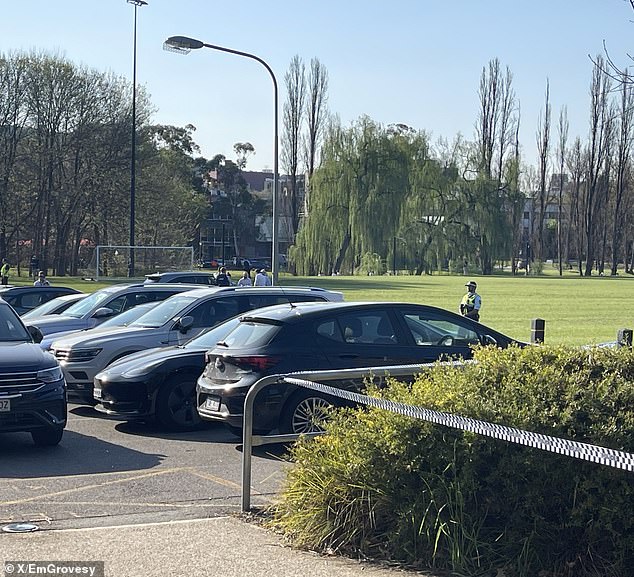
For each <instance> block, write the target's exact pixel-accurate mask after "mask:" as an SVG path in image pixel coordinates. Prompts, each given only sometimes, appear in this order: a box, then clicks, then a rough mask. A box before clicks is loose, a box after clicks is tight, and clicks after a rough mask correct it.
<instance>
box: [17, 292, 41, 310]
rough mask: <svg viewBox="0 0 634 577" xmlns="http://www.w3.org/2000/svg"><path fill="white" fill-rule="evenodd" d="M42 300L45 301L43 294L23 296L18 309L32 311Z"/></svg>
mask: <svg viewBox="0 0 634 577" xmlns="http://www.w3.org/2000/svg"><path fill="white" fill-rule="evenodd" d="M44 300H46V296H45V295H44V294H43V293H39V294H38V293H31V294H25V295H22V299H21V301H20V307H22V308H23V309H34V308H35V307H39V306H40V305H41V304H42V302H43V301H44Z"/></svg>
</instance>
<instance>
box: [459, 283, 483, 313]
mask: <svg viewBox="0 0 634 577" xmlns="http://www.w3.org/2000/svg"><path fill="white" fill-rule="evenodd" d="M464 286H466V287H467V294H466V295H464V296H463V297H462V301H461V302H460V314H461V315H462V316H464V317H468V318H470V319H473V320H474V321H479V320H480V307H481V306H482V299H481V298H480V295H479V294H478V293H477V292H476V288H477V286H478V285H477V284H476V282H475V281H474V280H470V281H469V282H468V283H467V284H466V285H464Z"/></svg>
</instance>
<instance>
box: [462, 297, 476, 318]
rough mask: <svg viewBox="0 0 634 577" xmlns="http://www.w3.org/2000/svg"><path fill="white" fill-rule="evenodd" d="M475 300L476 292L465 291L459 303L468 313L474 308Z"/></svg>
mask: <svg viewBox="0 0 634 577" xmlns="http://www.w3.org/2000/svg"><path fill="white" fill-rule="evenodd" d="M475 300H476V293H467V294H466V295H464V296H463V297H462V302H461V303H460V304H461V305H463V306H464V308H465V311H466V312H468V313H470V312H471V311H472V310H473V309H474V308H475ZM461 308H462V307H461Z"/></svg>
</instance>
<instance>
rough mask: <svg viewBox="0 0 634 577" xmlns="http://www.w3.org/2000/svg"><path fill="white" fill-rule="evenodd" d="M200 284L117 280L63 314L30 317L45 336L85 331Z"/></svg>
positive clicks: (30, 321) (28, 323) (32, 322)
mask: <svg viewBox="0 0 634 577" xmlns="http://www.w3.org/2000/svg"><path fill="white" fill-rule="evenodd" d="M195 288H198V287H196V286H195V285H187V284H153V285H146V284H140V283H139V284H117V285H113V286H110V287H106V288H103V289H100V290H98V291H95V292H94V293H92V294H90V295H88V296H87V297H86V298H84V299H82V300H80V301H79V302H77V303H75V304H74V305H72V306H70V307H69V308H67V309H66V310H65V311H64V312H63V313H62V314H60V315H44V316H41V317H37V318H34V319H29V320H28V322H26V323H25V324H26V325H27V326H35V327H37V328H38V329H40V331H41V332H42V334H43V335H44V336H46V335H50V334H52V333H60V332H62V331H83V330H84V329H92V328H93V327H96V326H97V325H100V324H101V323H102V322H103V321H105V320H106V319H109V318H111V317H114V316H115V315H118V314H119V313H122V312H123V311H127V310H128V309H130V308H132V307H135V306H136V305H139V304H141V303H146V302H152V301H163V300H165V299H166V298H167V297H171V296H172V295H175V294H176V293H180V292H184V291H189V290H192V289H195Z"/></svg>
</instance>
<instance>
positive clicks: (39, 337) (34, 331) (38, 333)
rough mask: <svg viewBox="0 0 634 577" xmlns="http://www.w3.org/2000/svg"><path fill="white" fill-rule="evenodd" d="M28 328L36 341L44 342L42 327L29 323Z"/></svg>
mask: <svg viewBox="0 0 634 577" xmlns="http://www.w3.org/2000/svg"><path fill="white" fill-rule="evenodd" d="M26 330H27V331H29V334H30V335H31V338H32V339H33V342H34V343H41V342H42V339H43V338H44V335H43V334H42V331H41V330H40V329H38V328H37V327H34V326H30V325H29V326H28V327H26Z"/></svg>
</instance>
